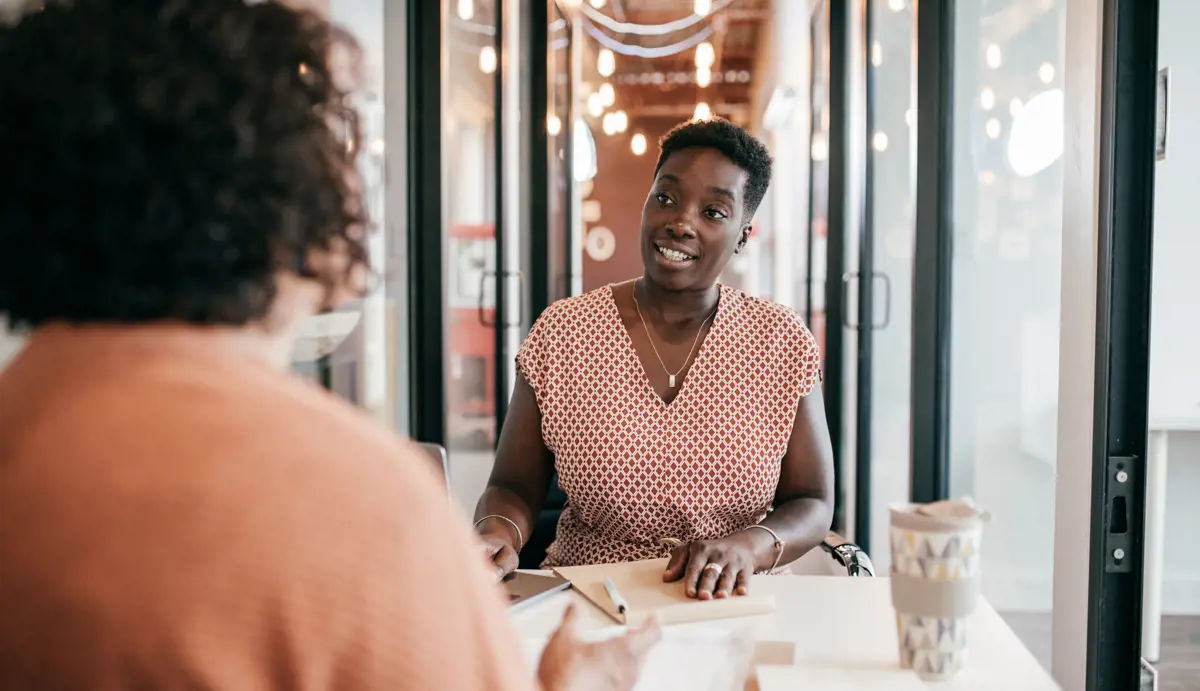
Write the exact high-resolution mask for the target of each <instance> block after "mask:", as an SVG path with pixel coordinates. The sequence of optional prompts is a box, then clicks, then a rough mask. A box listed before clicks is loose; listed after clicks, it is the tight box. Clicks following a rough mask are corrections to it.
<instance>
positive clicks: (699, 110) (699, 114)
mask: <svg viewBox="0 0 1200 691" xmlns="http://www.w3.org/2000/svg"><path fill="white" fill-rule="evenodd" d="M692 119H693V120H711V119H712V109H711V108H709V107H708V104H707V103H705V102H704V101H701V102H699V103H697V104H696V112H695V113H692Z"/></svg>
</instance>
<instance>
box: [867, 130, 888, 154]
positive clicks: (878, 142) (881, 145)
mask: <svg viewBox="0 0 1200 691" xmlns="http://www.w3.org/2000/svg"><path fill="white" fill-rule="evenodd" d="M871 146H874V147H875V150H876V151H880V152H883V151H887V148H888V136H887V133H886V132H876V133H875V136H874V137H871Z"/></svg>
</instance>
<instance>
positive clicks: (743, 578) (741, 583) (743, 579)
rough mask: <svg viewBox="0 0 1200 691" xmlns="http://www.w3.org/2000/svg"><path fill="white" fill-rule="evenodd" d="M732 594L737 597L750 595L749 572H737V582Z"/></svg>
mask: <svg viewBox="0 0 1200 691" xmlns="http://www.w3.org/2000/svg"><path fill="white" fill-rule="evenodd" d="M733 588H734V592H735V593H737V594H738V595H749V594H750V571H749V570H746V569H743V570H741V571H739V572H738V575H737V581H736V583H735V584H734V586H733Z"/></svg>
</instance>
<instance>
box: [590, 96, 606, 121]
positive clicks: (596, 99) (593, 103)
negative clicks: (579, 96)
mask: <svg viewBox="0 0 1200 691" xmlns="http://www.w3.org/2000/svg"><path fill="white" fill-rule="evenodd" d="M587 108H588V114H589V115H591V116H592V117H594V118H598V117H600V116H601V115H603V114H604V99H603V98H601V96H600V92H599V91H596V92H593V93H591V94H589V95H588V100H587Z"/></svg>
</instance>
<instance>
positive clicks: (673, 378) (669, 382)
mask: <svg viewBox="0 0 1200 691" xmlns="http://www.w3.org/2000/svg"><path fill="white" fill-rule="evenodd" d="M667 376H669V377H670V380H669V381H668V382H667V383H668V384H670V385H671V388H672V389H673V388H675V375H674V374H669V375H667Z"/></svg>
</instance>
